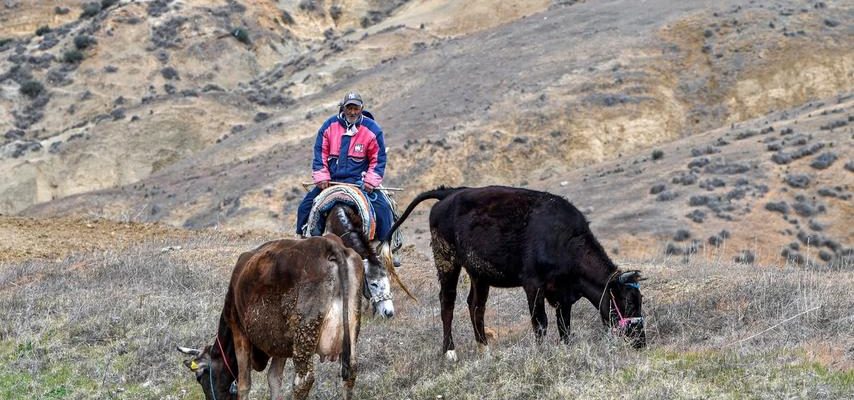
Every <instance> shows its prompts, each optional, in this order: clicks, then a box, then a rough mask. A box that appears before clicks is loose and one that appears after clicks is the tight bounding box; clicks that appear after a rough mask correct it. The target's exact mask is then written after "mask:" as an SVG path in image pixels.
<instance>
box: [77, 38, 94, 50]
mask: <svg viewBox="0 0 854 400" xmlns="http://www.w3.org/2000/svg"><path fill="white" fill-rule="evenodd" d="M93 44H95V38H93V37H91V36H89V35H85V34H83V35H78V36H75V37H74V47H76V48H77V50H83V49H85V48H87V47H89V46H91V45H93Z"/></svg>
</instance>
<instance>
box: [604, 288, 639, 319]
mask: <svg viewBox="0 0 854 400" xmlns="http://www.w3.org/2000/svg"><path fill="white" fill-rule="evenodd" d="M635 285H637V284H635ZM611 304H613V305H614V310H615V311H617V317H619V320H617V327H616V328H614V330H625V329H626V328H627V327H628V326H629V325H631V324H637V323H641V322H643V317H633V318H626V317H623V313H622V312H620V307H619V306H618V305H617V299H616V298H614V293H613V292H612V293H611Z"/></svg>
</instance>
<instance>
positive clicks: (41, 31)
mask: <svg viewBox="0 0 854 400" xmlns="http://www.w3.org/2000/svg"><path fill="white" fill-rule="evenodd" d="M48 33H50V27H49V26H47V25H44V26H40V27H39V29H36V36H44V35H46V34H48Z"/></svg>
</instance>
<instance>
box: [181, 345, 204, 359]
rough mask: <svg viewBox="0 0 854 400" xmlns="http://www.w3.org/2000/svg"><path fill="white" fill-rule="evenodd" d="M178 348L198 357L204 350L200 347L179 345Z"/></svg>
mask: <svg viewBox="0 0 854 400" xmlns="http://www.w3.org/2000/svg"><path fill="white" fill-rule="evenodd" d="M176 348H177V349H178V351H180V352H182V353H184V354H188V355H191V356H193V357H198V356H199V355H200V354H202V351H201V350H199V349H194V348H190V347H181V346H177V347H176Z"/></svg>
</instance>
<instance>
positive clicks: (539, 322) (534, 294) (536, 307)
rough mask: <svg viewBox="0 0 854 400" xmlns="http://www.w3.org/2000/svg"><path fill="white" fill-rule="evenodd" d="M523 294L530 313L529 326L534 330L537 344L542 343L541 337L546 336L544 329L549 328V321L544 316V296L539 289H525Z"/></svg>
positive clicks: (529, 287) (527, 287)
mask: <svg viewBox="0 0 854 400" xmlns="http://www.w3.org/2000/svg"><path fill="white" fill-rule="evenodd" d="M525 294H526V295H527V297H528V311H530V312H531V326H532V327H533V328H534V335H535V336H536V338H537V344H540V343H542V342H543V337H544V336H546V329H547V328H548V326H549V319H548V317H547V316H546V303H545V294H544V293H543V289H542V288H540V287H531V286H526V287H525Z"/></svg>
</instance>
